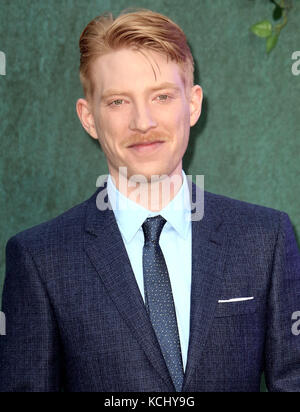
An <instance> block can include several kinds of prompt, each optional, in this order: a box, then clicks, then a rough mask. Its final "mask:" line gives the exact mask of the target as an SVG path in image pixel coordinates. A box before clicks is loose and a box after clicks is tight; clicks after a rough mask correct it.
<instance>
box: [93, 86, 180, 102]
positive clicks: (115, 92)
mask: <svg viewBox="0 0 300 412" xmlns="http://www.w3.org/2000/svg"><path fill="white" fill-rule="evenodd" d="M162 89H173V90H175V91H177V92H180V90H181V89H180V87H179V86H178V85H177V84H175V83H171V82H165V83H161V84H159V85H158V86H155V87H149V88H148V89H147V91H148V92H149V91H150V92H156V91H158V90H162ZM130 94H131V92H130V91H124V90H123V91H121V90H117V89H108V90H106V92H104V93H103V95H102V96H101V100H104V99H106V98H107V97H109V96H114V95H127V96H129V95H130Z"/></svg>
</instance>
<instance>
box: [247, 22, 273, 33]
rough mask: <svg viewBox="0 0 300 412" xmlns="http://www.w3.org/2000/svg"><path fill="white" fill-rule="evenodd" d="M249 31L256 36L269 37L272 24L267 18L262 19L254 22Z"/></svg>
mask: <svg viewBox="0 0 300 412" xmlns="http://www.w3.org/2000/svg"><path fill="white" fill-rule="evenodd" d="M251 31H252V32H253V33H254V34H255V35H256V36H258V37H269V36H271V34H272V24H271V23H270V22H269V21H268V20H263V21H261V22H259V23H256V24H254V25H253V26H252V27H251Z"/></svg>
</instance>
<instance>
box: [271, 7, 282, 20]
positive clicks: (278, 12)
mask: <svg viewBox="0 0 300 412" xmlns="http://www.w3.org/2000/svg"><path fill="white" fill-rule="evenodd" d="M281 17H282V8H281V7H280V6H276V7H275V9H274V11H273V19H274V20H280V19H281Z"/></svg>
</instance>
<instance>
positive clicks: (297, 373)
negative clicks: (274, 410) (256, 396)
mask: <svg viewBox="0 0 300 412" xmlns="http://www.w3.org/2000/svg"><path fill="white" fill-rule="evenodd" d="M299 318H300V253H299V249H298V246H297V242H296V239H295V235H294V232H293V228H292V225H291V222H290V219H289V217H288V215H287V214H285V213H281V219H280V226H279V231H278V238H277V243H276V248H275V252H274V259H273V268H272V278H271V283H270V290H269V297H268V315H267V335H266V345H265V379H266V385H267V389H268V390H269V391H270V392H300V322H299V321H298V325H299V326H298V327H297V319H299Z"/></svg>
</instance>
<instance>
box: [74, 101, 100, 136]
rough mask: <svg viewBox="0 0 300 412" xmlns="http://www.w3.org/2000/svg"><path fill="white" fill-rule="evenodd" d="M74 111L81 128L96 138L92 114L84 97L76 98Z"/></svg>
mask: <svg viewBox="0 0 300 412" xmlns="http://www.w3.org/2000/svg"><path fill="white" fill-rule="evenodd" d="M76 111H77V115H78V117H79V120H80V122H81V124H82V126H83V128H84V129H85V130H86V131H87V133H88V134H89V135H90V136H91V137H92V138H93V139H97V140H98V135H97V131H96V128H95V121H94V116H93V114H92V111H91V108H90V104H89V103H88V101H87V100H85V99H78V100H77V102H76Z"/></svg>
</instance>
